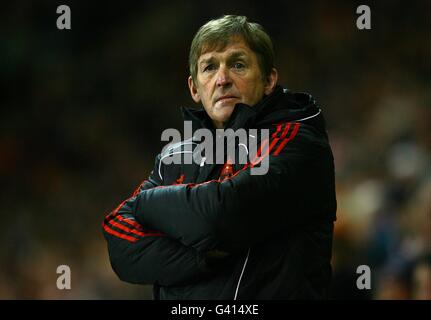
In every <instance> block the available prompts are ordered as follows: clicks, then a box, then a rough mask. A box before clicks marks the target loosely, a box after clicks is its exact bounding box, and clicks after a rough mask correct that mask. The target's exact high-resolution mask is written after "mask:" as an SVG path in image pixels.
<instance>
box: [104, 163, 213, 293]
mask: <svg viewBox="0 0 431 320" xmlns="http://www.w3.org/2000/svg"><path fill="white" fill-rule="evenodd" d="M159 159H160V157H159V156H158V158H157V159H156V168H157V167H158V161H159ZM160 182H161V181H160V179H159V177H158V176H157V175H156V174H154V171H153V172H152V174H151V175H150V177H149V179H148V180H145V181H144V182H143V183H142V184H141V185H140V186H139V187H138V189H137V190H136V191H135V192H134V194H133V195H132V197H131V198H129V199H127V200H125V201H123V202H122V203H121V204H120V205H119V206H118V207H117V208H116V209H115V210H114V211H113V212H111V213H110V214H109V215H107V216H106V217H105V219H104V221H103V234H104V237H105V239H106V241H107V243H108V251H109V258H110V262H111V266H112V268H113V270H114V271H115V273H116V274H117V275H118V277H119V278H120V279H121V280H123V281H126V282H130V283H136V284H153V283H156V282H157V283H158V284H160V285H177V284H186V283H191V282H193V281H195V280H197V279H200V278H201V277H204V276H205V275H207V274H209V269H208V268H207V266H206V262H205V259H204V257H203V255H202V253H201V252H199V251H198V250H197V249H195V248H193V247H187V246H185V245H184V244H182V243H180V242H179V241H177V240H174V239H172V238H170V237H168V236H167V235H166V234H163V233H162V232H160V231H157V230H149V229H147V228H144V227H143V226H142V225H141V224H139V223H138V222H136V221H135V219H134V217H133V216H132V215H131V212H132V209H131V206H130V204H131V203H133V201H134V199H136V196H137V195H138V194H139V193H140V192H143V191H144V190H151V189H152V188H154V187H156V186H157V185H159V184H160Z"/></svg>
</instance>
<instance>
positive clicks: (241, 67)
mask: <svg viewBox="0 0 431 320" xmlns="http://www.w3.org/2000/svg"><path fill="white" fill-rule="evenodd" d="M233 67H234V68H235V69H238V70H241V69H244V68H245V65H244V64H243V63H241V62H236V63H235V64H234V65H233Z"/></svg>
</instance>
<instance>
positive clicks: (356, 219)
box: [0, 0, 431, 299]
mask: <svg viewBox="0 0 431 320" xmlns="http://www.w3.org/2000/svg"><path fill="white" fill-rule="evenodd" d="M61 4H66V5H69V6H70V9H71V18H72V29H71V30H58V29H57V27H56V20H57V17H58V16H59V15H58V14H57V13H56V8H57V6H59V5H61ZM360 4H367V5H369V6H370V8H371V14H372V18H371V23H372V29H371V30H358V29H357V28H356V19H357V17H358V16H359V15H358V14H356V8H357V7H358V5H360ZM430 12H431V2H429V1H409V2H406V1H378V2H377V1H366V2H345V1H331V3H330V4H328V3H323V1H319V2H317V1H315V2H302V1H283V2H270V3H268V2H264V1H235V2H234V3H232V1H225V0H223V1H211V2H206V1H178V2H171V1H157V2H156V1H107V2H96V1H38V2H31V1H14V2H9V4H6V3H5V4H3V3H2V5H1V9H0V75H1V83H0V84H1V92H2V93H1V103H0V106H1V111H0V126H1V127H0V128H1V131H0V132H1V136H0V182H1V183H0V185H1V189H2V190H1V193H0V203H1V207H0V212H1V223H0V241H1V250H0V298H3V299H16V298H20V299H22V298H24V299H34V298H37V299H53V298H59V299H71V298H72V299H77V298H79V299H101V298H119V299H127V298H132V299H135V298H136V299H145V298H150V297H151V292H150V289H149V287H146V286H135V285H129V284H126V283H122V282H120V281H119V280H118V279H117V278H116V276H115V274H114V273H113V271H112V269H111V268H110V265H109V260H108V256H107V250H106V245H105V242H104V239H103V236H102V232H101V223H102V220H103V218H104V215H105V214H107V213H109V211H111V210H112V209H113V208H114V207H115V206H116V205H117V204H118V203H120V202H121V201H122V200H123V199H125V198H127V197H128V196H129V195H130V194H131V193H132V192H133V190H134V189H135V187H136V186H137V185H138V184H139V183H140V182H141V181H142V180H143V179H144V178H146V177H147V175H148V174H149V172H150V171H151V169H152V166H153V160H154V157H155V156H156V154H157V153H158V152H159V151H160V149H161V147H162V146H163V143H162V142H161V141H160V135H161V132H162V131H163V130H164V129H166V128H170V127H172V128H182V119H181V117H180V112H179V107H180V106H189V105H193V101H192V99H191V98H190V95H189V93H188V88H187V82H186V80H187V77H188V61H187V59H188V50H189V46H190V43H191V40H192V38H193V36H194V34H195V32H196V31H197V30H198V28H199V27H200V26H201V25H202V24H204V23H205V22H206V21H208V20H209V19H212V18H217V17H219V16H221V15H223V14H241V15H246V16H248V17H249V19H250V20H251V21H255V22H258V23H260V24H262V25H263V26H264V28H265V29H266V30H267V31H268V33H269V34H270V36H271V37H272V39H273V42H274V46H275V50H276V67H277V68H278V71H279V75H280V83H281V84H282V85H284V86H285V87H288V88H290V89H291V90H296V91H307V92H309V93H311V94H313V95H314V97H315V98H316V99H317V101H318V102H319V103H320V105H321V107H322V109H323V110H324V112H325V115H326V120H327V125H328V133H329V136H330V139H331V145H332V147H333V151H334V155H335V162H336V179H337V197H338V204H339V209H338V212H337V214H338V221H337V223H336V232H335V241H334V260H333V264H334V287H333V290H332V291H333V293H332V297H333V298H335V299H336V298H353V299H418V298H431V262H430V259H429V258H428V260H427V259H426V255H427V254H429V252H430V248H431V245H430V244H431V172H430V171H431V165H430V153H431V128H430V127H431V126H430V122H431V121H430V120H431V90H430V89H431V62H430V57H431V45H430V41H429V39H430V31H431V25H430V19H429V16H430ZM423 256H425V258H422V257H423ZM62 264H66V265H69V266H70V267H71V270H72V289H71V290H69V291H67V290H66V291H60V290H58V289H57V288H56V279H57V276H58V275H57V274H56V268H57V266H58V265H62ZM363 264H365V265H368V266H369V267H370V268H371V273H372V289H371V290H358V289H357V288H356V278H357V277H358V275H357V274H356V268H357V267H358V266H359V265H363Z"/></svg>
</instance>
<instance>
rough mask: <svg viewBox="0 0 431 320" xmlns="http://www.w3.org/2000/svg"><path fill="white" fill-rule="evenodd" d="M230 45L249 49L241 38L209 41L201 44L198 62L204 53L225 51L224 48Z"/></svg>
mask: <svg viewBox="0 0 431 320" xmlns="http://www.w3.org/2000/svg"><path fill="white" fill-rule="evenodd" d="M232 44H238V45H243V46H245V47H246V48H248V49H250V47H249V45H248V44H247V42H246V41H245V40H244V39H243V38H242V37H241V36H232V37H229V38H217V39H213V40H211V41H206V42H204V43H203V44H202V48H201V51H200V54H199V57H198V60H199V59H200V58H201V57H202V56H203V55H204V54H206V53H209V52H214V51H215V52H222V51H224V50H225V49H226V47H228V46H230V45H232ZM250 50H251V49H250Z"/></svg>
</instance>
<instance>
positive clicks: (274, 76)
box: [265, 68, 278, 95]
mask: <svg viewBox="0 0 431 320" xmlns="http://www.w3.org/2000/svg"><path fill="white" fill-rule="evenodd" d="M277 81H278V72H277V69H275V68H272V70H271V73H270V74H269V76H268V77H267V78H266V85H265V94H266V95H268V94H270V93H271V92H272V90H274V88H275V86H276V85H277Z"/></svg>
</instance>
